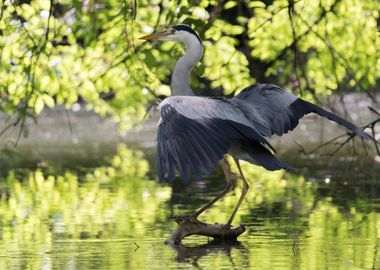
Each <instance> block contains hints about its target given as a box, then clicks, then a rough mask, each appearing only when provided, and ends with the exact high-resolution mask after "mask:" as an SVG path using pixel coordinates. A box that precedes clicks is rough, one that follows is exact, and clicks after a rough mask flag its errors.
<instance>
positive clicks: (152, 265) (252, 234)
mask: <svg viewBox="0 0 380 270" xmlns="http://www.w3.org/2000/svg"><path fill="white" fill-rule="evenodd" d="M115 148H116V153H114V154H112V155H110V154H108V155H106V156H105V157H104V158H103V161H102V162H97V163H96V165H93V166H89V164H86V166H84V165H81V164H77V165H76V166H75V163H76V160H75V159H74V160H73V161H72V162H74V164H71V166H68V165H67V164H66V163H65V165H64V166H62V164H61V165H59V162H57V163H56V164H55V163H48V164H46V163H44V162H39V163H38V164H37V165H36V166H34V167H33V166H28V167H27V168H26V167H25V166H24V167H21V168H20V167H18V168H13V169H9V168H8V169H7V170H4V171H2V175H3V176H1V179H0V269H81V270H82V269H380V250H379V249H380V247H379V246H380V169H379V163H378V161H376V160H374V159H373V157H371V156H360V157H356V158H355V157H351V156H344V157H335V158H333V159H331V158H329V157H326V158H321V157H317V156H302V155H300V154H299V153H298V154H297V152H293V154H291V152H290V153H289V154H288V155H285V159H286V160H287V161H288V163H290V164H291V165H293V166H294V167H296V168H298V170H297V171H296V172H295V173H293V174H290V173H284V172H282V171H279V172H266V171H265V170H263V169H260V168H257V167H255V166H252V165H249V164H244V165H243V169H244V171H245V173H246V175H247V178H248V179H249V182H250V186H251V189H250V190H249V193H248V196H247V197H246V199H245V201H244V202H243V204H242V207H241V209H240V211H239V212H238V215H237V217H236V219H235V221H234V225H238V224H244V225H245V226H246V229H247V230H246V232H245V233H244V234H242V235H241V236H240V237H239V238H238V241H237V242H232V243H231V242H214V241H212V239H208V238H206V237H200V236H192V237H189V238H187V239H186V240H185V241H184V242H183V246H180V247H170V246H167V245H165V244H164V241H165V239H166V238H167V237H168V236H169V234H170V232H171V231H172V230H173V229H174V228H175V225H176V224H175V223H174V222H172V221H170V220H168V217H170V216H172V215H178V214H186V213H191V212H192V211H194V210H195V209H197V208H199V207H200V206H202V205H203V204H205V203H206V202H207V201H209V200H210V199H212V198H213V196H215V195H216V194H217V193H218V192H220V191H221V190H222V189H223V188H224V186H225V180H224V179H223V177H222V173H221V172H220V171H218V170H216V172H215V173H214V175H213V176H212V177H210V178H206V179H204V180H202V181H191V182H189V183H181V182H179V181H178V182H174V183H173V185H169V184H168V183H158V182H157V181H156V178H155V172H154V162H152V161H151V160H154V151H152V150H144V151H141V150H138V149H135V148H133V147H132V148H129V147H127V146H126V145H125V144H119V145H118V146H116V147H115ZM313 157H314V158H313ZM66 161H67V160H66ZM66 165H67V166H66ZM233 170H235V171H236V168H233ZM240 191H241V186H240V184H239V181H238V182H237V185H236V187H235V189H234V191H233V192H231V193H230V194H228V195H227V196H226V197H225V198H224V199H222V200H221V201H220V202H218V203H217V204H215V206H213V207H212V208H211V209H210V210H208V211H207V212H206V213H205V214H204V215H202V216H201V217H200V219H201V220H203V221H206V222H210V223H213V222H219V223H222V222H226V221H227V219H228V217H229V215H230V214H231V212H232V210H233V208H234V205H235V203H236V202H237V200H238V197H239V195H240Z"/></svg>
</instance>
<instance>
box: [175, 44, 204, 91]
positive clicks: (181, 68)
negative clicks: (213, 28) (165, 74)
mask: <svg viewBox="0 0 380 270" xmlns="http://www.w3.org/2000/svg"><path fill="white" fill-rule="evenodd" d="M183 42H184V43H185V46H186V51H185V54H184V55H183V56H182V57H181V58H180V59H178V61H177V63H176V65H175V68H174V71H173V74H172V81H171V90H172V95H173V96H193V95H194V92H193V90H192V89H191V87H190V85H189V76H190V73H191V71H192V69H193V68H194V66H195V65H196V63H197V62H198V61H199V60H200V59H201V57H202V54H203V47H202V44H201V43H200V42H199V40H198V39H197V38H196V37H191V38H188V39H186V40H184V41H183Z"/></svg>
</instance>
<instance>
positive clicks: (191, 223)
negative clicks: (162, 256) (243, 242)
mask: <svg viewBox="0 0 380 270" xmlns="http://www.w3.org/2000/svg"><path fill="white" fill-rule="evenodd" d="M175 222H177V224H178V226H177V228H176V229H175V230H174V231H173V232H172V234H171V235H170V237H169V238H168V239H167V240H166V241H165V244H168V245H179V244H181V241H182V240H183V239H184V238H185V237H187V236H190V235H203V236H208V237H212V238H214V239H225V240H236V239H237V237H238V236H239V235H241V234H242V233H244V232H245V227H244V226H243V225H240V226H238V227H226V226H225V225H224V224H219V223H215V224H208V223H204V222H201V221H199V220H197V219H195V218H192V217H184V216H181V217H176V218H175Z"/></svg>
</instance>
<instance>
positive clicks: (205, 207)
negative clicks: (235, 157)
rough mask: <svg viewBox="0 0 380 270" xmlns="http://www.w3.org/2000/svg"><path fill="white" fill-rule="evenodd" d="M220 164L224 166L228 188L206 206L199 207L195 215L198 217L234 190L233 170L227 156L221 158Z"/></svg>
mask: <svg viewBox="0 0 380 270" xmlns="http://www.w3.org/2000/svg"><path fill="white" fill-rule="evenodd" d="M219 165H220V166H221V167H222V169H223V173H224V176H225V177H226V180H227V186H226V188H225V189H224V190H223V191H222V192H221V193H220V194H218V196H216V197H215V198H214V199H213V200H211V201H210V202H208V203H207V204H206V205H205V206H203V207H202V208H201V209H199V210H198V211H196V212H195V213H194V214H193V216H194V217H198V216H199V215H200V214H202V213H203V212H204V211H206V210H207V209H208V208H210V207H211V206H212V205H213V204H214V203H216V202H217V201H219V200H220V199H221V198H223V197H224V196H225V195H226V194H227V193H228V192H230V191H231V190H232V187H233V183H232V180H231V170H230V167H229V165H228V163H227V161H226V160H225V158H223V159H221V160H219Z"/></svg>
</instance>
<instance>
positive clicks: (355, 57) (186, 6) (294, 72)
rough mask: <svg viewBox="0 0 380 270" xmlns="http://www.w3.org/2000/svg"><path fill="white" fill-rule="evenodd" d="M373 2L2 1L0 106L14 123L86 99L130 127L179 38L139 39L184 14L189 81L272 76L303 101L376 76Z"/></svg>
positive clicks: (370, 86) (202, 88)
mask: <svg viewBox="0 0 380 270" xmlns="http://www.w3.org/2000/svg"><path fill="white" fill-rule="evenodd" d="M377 7H378V2H377V1H376V0H317V1H307V0H273V1H272V0H265V1H246V0H244V1H235V0H231V1H217V0H196V1H190V0H176V1H169V0H151V1H147V0H134V1H133V0H124V1H118V0H102V1H94V0H86V1H79V0H74V1H68V0H50V1H49V0H34V1H31V0H18V1H11V0H5V1H3V2H2V4H1V6H0V59H1V65H0V111H3V112H6V113H7V114H8V115H9V116H12V117H10V119H9V123H10V125H14V124H19V123H20V122H21V123H22V122H23V121H24V120H25V117H27V116H31V117H34V116H36V115H38V114H39V113H40V112H41V111H42V110H43V108H44V107H50V108H52V107H54V106H56V105H59V104H64V105H65V106H66V108H70V107H71V106H72V105H73V104H74V103H76V102H78V100H79V101H82V100H84V101H85V102H86V103H85V104H86V108H87V109H89V110H93V111H95V112H96V113H98V114H99V115H101V116H105V115H110V116H112V117H113V118H114V119H115V120H116V121H118V122H120V124H121V128H127V127H129V126H130V125H131V123H133V122H134V120H136V119H141V116H142V115H144V114H145V111H146V109H145V107H144V106H145V105H146V104H147V103H149V102H150V101H152V100H154V99H155V98H157V97H160V96H162V95H168V94H169V84H170V73H171V70H172V67H173V66H174V64H175V61H176V59H177V58H178V57H179V55H180V54H181V53H182V52H183V48H182V47H181V45H178V44H173V43H171V42H167V43H153V44H150V43H149V42H143V41H141V40H139V39H138V37H139V36H141V35H143V34H147V33H150V32H152V31H154V30H159V29H161V28H164V27H167V26H170V25H175V24H179V23H186V24H188V25H190V26H192V27H194V29H196V31H198V32H199V35H200V37H201V39H202V40H203V43H204V46H205V53H204V57H203V59H202V61H201V63H200V64H199V65H198V66H197V68H196V69H195V71H194V72H193V75H192V78H191V80H192V81H191V84H192V85H193V88H194V89H195V90H196V92H197V93H198V94H203V95H212V94H222V95H233V94H235V93H236V92H238V91H239V90H241V89H243V88H244V87H245V86H247V85H249V84H251V83H254V82H256V81H259V82H274V83H278V84H280V85H281V86H283V87H285V88H287V89H289V90H291V91H293V92H295V93H297V94H299V95H302V96H303V97H304V98H306V99H317V100H318V99H323V98H325V97H328V96H329V95H331V94H333V93H337V94H342V93H344V92H347V91H362V92H365V93H368V94H369V95H370V96H371V95H372V94H373V93H374V92H375V91H376V87H377V86H378V85H379V75H380V60H379V50H378V48H380V37H379V32H378V28H379V11H378V9H377Z"/></svg>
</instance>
